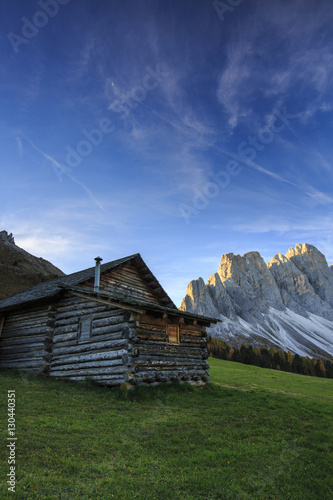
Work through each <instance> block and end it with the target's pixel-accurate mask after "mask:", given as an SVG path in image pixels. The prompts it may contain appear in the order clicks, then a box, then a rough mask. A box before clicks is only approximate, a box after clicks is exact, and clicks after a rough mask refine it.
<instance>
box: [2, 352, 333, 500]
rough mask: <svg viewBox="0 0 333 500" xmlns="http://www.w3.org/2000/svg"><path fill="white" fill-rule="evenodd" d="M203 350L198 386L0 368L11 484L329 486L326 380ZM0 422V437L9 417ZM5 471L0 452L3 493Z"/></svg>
mask: <svg viewBox="0 0 333 500" xmlns="http://www.w3.org/2000/svg"><path fill="white" fill-rule="evenodd" d="M209 362H210V365H211V377H212V381H213V383H212V384H210V385H209V386H208V387H206V388H204V389H196V388H193V387H191V386H188V385H187V384H186V385H179V384H172V385H168V386H163V385H162V386H158V387H149V388H145V387H141V388H139V389H138V390H137V391H133V392H130V393H128V392H126V393H122V392H120V391H119V390H114V389H112V390H110V389H107V388H101V387H95V386H93V385H84V384H78V383H74V382H73V383H71V382H62V381H59V380H54V379H49V378H44V377H34V376H23V375H22V374H17V375H16V374H15V373H12V372H9V371H4V370H0V392H1V395H0V397H1V400H2V401H5V399H6V398H7V389H9V388H10V389H11V390H13V389H14V390H15V391H16V392H15V393H16V400H17V411H18V418H17V423H16V425H17V436H18V441H17V488H16V495H14V496H16V497H17V498H20V499H25V498H27V499H28V498H29V499H30V500H34V499H38V500H39V499H41V498H48V499H58V498H63V499H71V500H72V499H73V500H75V499H85V498H86V499H88V498H96V499H98V498H100V499H110V498H114V499H115V500H116V499H122V500H133V499H135V498H137V499H139V500H170V499H172V500H184V499H185V500H200V499H202V500H213V499H217V498H219V499H220V498H221V499H222V498H223V499H228V498H229V499H240V498H244V499H245V498H248V499H252V498H253V499H265V500H266V499H268V498H272V499H273V498H274V499H277V500H279V499H281V500H285V499H317V498H320V499H321V500H328V499H330V498H332V492H333V484H332V483H333V470H332V461H331V456H330V449H331V443H332V418H331V415H332V412H333V400H332V387H333V381H332V380H328V379H319V378H316V377H305V376H300V375H293V374H289V373H283V372H277V371H272V370H265V369H263V368H257V367H254V366H246V365H242V364H239V363H232V362H228V361H220V360H217V359H210V360H209ZM6 418H7V417H6V413H5V407H4V405H3V413H2V420H3V421H5V419H6ZM1 432H2V436H1V439H2V440H3V442H5V441H6V438H7V435H6V431H5V425H4V426H2V430H1ZM7 473H8V463H7V460H6V456H5V454H2V461H1V462H0V474H1V478H2V480H1V483H0V497H1V498H2V499H7V498H12V497H13V494H12V493H10V492H7V491H6V487H7V485H6V483H5V481H6V479H5V478H6V474H7Z"/></svg>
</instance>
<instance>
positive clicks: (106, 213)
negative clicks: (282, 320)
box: [0, 0, 333, 305]
mask: <svg viewBox="0 0 333 500" xmlns="http://www.w3.org/2000/svg"><path fill="white" fill-rule="evenodd" d="M0 23H1V24H0V25H1V33H2V36H1V42H0V50H1V66H0V75H1V79H0V99H1V116H0V145H1V147H0V165H1V184H0V195H1V212H0V229H6V230H7V231H9V232H13V233H14V236H15V238H16V242H17V244H18V245H20V246H21V247H23V248H25V249H26V250H28V251H29V252H31V253H33V254H34V255H37V256H42V257H44V258H46V259H48V260H50V261H51V262H53V263H54V264H55V265H57V266H58V267H60V268H61V269H62V270H63V271H64V272H66V273H70V272H74V271H77V270H80V269H83V268H86V267H89V266H91V265H93V264H94V261H93V258H94V257H95V256H96V255H98V254H99V255H101V257H103V259H104V262H107V261H109V260H113V259H116V258H119V257H123V256H125V255H129V254H132V253H136V252H140V253H141V255H142V256H143V258H144V259H145V261H146V263H147V264H148V266H149V267H150V268H151V270H152V271H153V272H154V273H155V275H156V276H157V278H158V279H159V280H160V282H161V283H162V285H163V286H164V287H165V289H166V290H167V292H168V293H169V294H170V296H171V297H172V299H173V300H174V301H175V302H176V303H177V305H179V304H180V301H181V299H182V297H183V296H184V295H185V291H186V286H187V284H188V282H189V281H190V280H191V279H195V278H197V277H199V276H202V277H203V278H204V279H205V280H206V279H207V278H208V277H209V275H210V274H211V273H213V272H215V271H216V270H217V268H218V265H219V261H220V257H221V255H222V254H224V253H228V252H233V253H239V254H243V253H245V252H248V251H251V250H257V251H259V252H260V253H261V255H262V256H263V257H264V259H265V260H266V261H268V260H270V259H271V258H272V257H273V256H274V255H275V254H276V253H277V252H281V253H286V252H287V250H288V248H289V247H290V246H294V245H295V244H297V243H305V242H306V243H310V244H313V245H315V246H317V247H318V248H319V250H321V251H322V252H323V253H324V254H325V255H326V257H327V259H328V262H329V264H332V263H333V239H332V220H333V205H332V204H333V193H332V177H333V169H332V161H333V140H332V117H333V113H332V112H333V32H332V25H333V5H332V2H331V1H329V0H322V1H320V0H319V1H318V0H316V1H315V0H312V1H307V0H299V1H298V0H294V1H293V2H290V0H288V1H287V0H274V1H273V0H271V1H270V0H267V1H265V2H263V1H259V0H258V1H256V0H243V1H241V0H226V1H225V2H223V1H222V0H219V1H215V2H213V1H211V0H209V1H206V0H197V1H194V0H168V1H166V0H123V1H120V0H119V1H118V0H114V1H103V0H49V1H46V0H40V1H39V2H38V1H30V0H29V1H27V0H25V1H23V0H11V2H10V3H9V2H3V5H1V7H0Z"/></svg>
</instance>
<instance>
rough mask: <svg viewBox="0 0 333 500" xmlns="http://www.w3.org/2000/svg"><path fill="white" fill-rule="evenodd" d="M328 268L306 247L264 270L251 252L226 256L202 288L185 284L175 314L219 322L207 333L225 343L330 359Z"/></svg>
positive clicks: (332, 285) (332, 313)
mask: <svg viewBox="0 0 333 500" xmlns="http://www.w3.org/2000/svg"><path fill="white" fill-rule="evenodd" d="M332 267H333V266H331V267H328V265H327V261H326V258H325V256H324V255H323V254H322V253H321V252H320V251H319V250H318V249H317V248H316V247H314V246H313V245H309V244H307V243H304V244H298V245H296V246H295V248H293V247H291V248H289V250H288V252H287V253H286V255H283V254H282V253H277V254H276V255H275V256H274V257H273V259H271V260H270V261H269V262H268V264H266V263H265V262H264V260H263V258H262V257H261V255H260V254H259V252H256V251H254V252H248V253H246V254H244V255H243V256H241V255H234V254H233V253H227V254H224V255H222V258H221V262H220V267H219V269H218V271H217V273H215V274H212V275H211V276H210V278H209V280H208V281H207V283H206V285H205V283H204V281H203V279H202V278H199V279H198V280H195V281H192V282H191V283H190V285H189V287H188V289H187V294H186V296H185V298H184V300H183V302H182V305H181V307H180V309H182V310H187V311H191V312H194V313H198V314H206V315H208V316H212V317H215V318H219V319H221V320H222V323H219V324H218V325H217V326H216V327H212V332H211V333H213V334H216V335H217V336H221V337H223V338H225V339H226V340H231V339H234V340H235V339H236V341H237V342H239V341H240V340H242V341H243V342H245V343H251V341H252V343H254V344H255V343H256V342H257V345H260V343H261V344H263V343H264V344H265V343H266V344H267V345H273V346H274V347H278V348H283V349H287V350H288V349H290V350H292V351H293V352H299V353H302V354H304V353H306V354H311V353H313V352H319V354H320V355H323V356H326V355H327V353H331V355H333V347H332V340H333V273H332ZM327 335H328V337H329V338H330V340H329V341H327ZM313 336H314V337H313ZM251 339H252V340H251ZM253 339H254V340H253ZM309 339H311V340H309ZM303 344H306V347H304V345H303Z"/></svg>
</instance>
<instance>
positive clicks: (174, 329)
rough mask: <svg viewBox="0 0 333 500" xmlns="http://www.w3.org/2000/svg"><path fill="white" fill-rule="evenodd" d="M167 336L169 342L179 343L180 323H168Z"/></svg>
mask: <svg viewBox="0 0 333 500" xmlns="http://www.w3.org/2000/svg"><path fill="white" fill-rule="evenodd" d="M167 336H168V342H169V344H179V326H178V325H168V326H167Z"/></svg>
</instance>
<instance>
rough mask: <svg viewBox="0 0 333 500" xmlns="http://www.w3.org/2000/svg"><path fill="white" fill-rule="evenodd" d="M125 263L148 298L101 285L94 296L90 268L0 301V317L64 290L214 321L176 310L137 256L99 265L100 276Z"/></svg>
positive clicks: (121, 304)
mask: <svg viewBox="0 0 333 500" xmlns="http://www.w3.org/2000/svg"><path fill="white" fill-rule="evenodd" d="M128 263H130V264H131V265H132V266H135V268H136V270H137V271H138V273H139V276H140V279H141V280H142V283H143V284H144V286H145V290H147V289H149V290H150V292H151V293H150V295H147V293H146V294H142V297H140V296H138V290H137V289H136V290H135V291H134V289H133V292H131V287H130V286H128V287H127V288H126V290H124V287H119V289H114V290H112V291H110V290H107V289H104V290H103V287H102V286H101V287H100V290H99V292H98V293H96V292H95V291H94V288H93V287H92V286H91V284H92V280H94V277H95V266H93V267H90V268H88V269H84V270H83V271H79V272H76V273H72V274H69V275H67V276H61V277H59V278H56V279H53V280H51V281H45V282H43V283H39V284H38V285H35V286H33V287H31V288H28V289H27V290H24V291H23V292H19V293H17V294H15V295H13V296H11V297H8V298H6V299H4V300H2V301H0V315H1V314H4V313H6V312H7V311H10V310H12V309H18V308H21V307H29V306H30V305H32V304H35V303H38V302H41V301H43V302H45V301H49V300H51V299H54V298H55V297H57V296H58V295H60V294H62V293H64V291H68V292H70V293H74V294H78V293H82V294H83V295H84V296H85V297H87V298H88V299H89V300H97V299H104V300H106V301H107V302H108V303H110V305H111V303H113V305H118V306H122V307H125V306H126V307H128V309H132V310H136V309H138V308H140V310H149V311H156V312H158V311H164V312H168V313H172V315H175V316H183V317H188V318H193V319H195V318H197V319H200V320H201V321H204V322H214V323H216V322H217V320H216V319H214V318H206V317H204V316H199V315H197V314H192V313H186V312H184V311H180V310H179V309H178V308H177V306H176V305H175V304H174V303H173V301H172V300H171V299H170V297H169V296H168V294H167V293H166V292H165V290H164V289H163V288H162V286H161V284H160V283H159V282H158V280H157V279H156V278H155V276H154V275H153V273H152V272H151V271H150V270H149V268H148V267H147V265H146V264H145V262H144V260H143V259H142V257H141V255H140V254H139V253H136V254H134V255H129V256H128V257H123V258H122V259H117V260H114V261H111V262H107V263H105V264H102V265H101V277H102V275H103V274H104V275H106V274H107V273H108V272H109V271H111V270H112V269H116V268H119V269H120V268H122V267H124V265H127V264H128ZM149 296H150V297H153V300H152V299H151V298H149Z"/></svg>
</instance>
